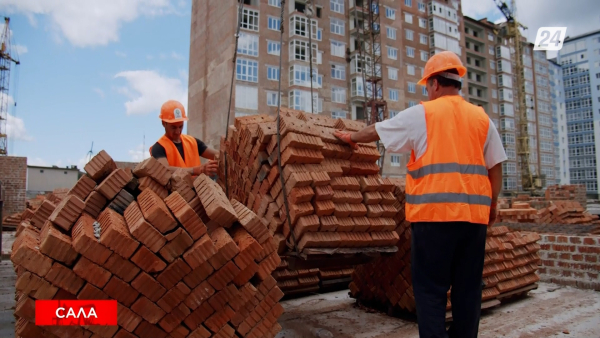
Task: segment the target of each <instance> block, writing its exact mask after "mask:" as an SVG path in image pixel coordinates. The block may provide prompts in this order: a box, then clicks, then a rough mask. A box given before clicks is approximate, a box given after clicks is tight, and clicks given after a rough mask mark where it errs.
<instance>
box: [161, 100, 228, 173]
mask: <svg viewBox="0 0 600 338" xmlns="http://www.w3.org/2000/svg"><path fill="white" fill-rule="evenodd" d="M159 118H160V119H161V120H162V125H163V127H164V128H165V134H164V135H163V136H162V137H161V138H160V139H159V140H158V142H156V143H155V144H154V145H152V147H150V155H151V156H152V157H154V158H156V159H157V160H158V161H159V162H161V163H162V164H164V165H165V166H169V167H171V168H173V169H178V168H187V170H188V172H189V173H190V174H192V175H193V176H197V175H200V174H202V173H203V174H206V175H208V176H213V175H215V174H216V173H217V167H218V163H217V161H215V156H216V155H217V154H218V153H217V151H216V150H214V149H211V148H209V147H208V146H206V144H204V142H202V141H201V140H199V139H197V138H195V137H192V136H189V135H185V134H182V133H181V132H182V131H183V123H184V122H185V121H187V116H186V114H185V108H184V107H183V105H182V104H181V103H180V102H177V101H174V100H169V101H167V102H165V103H164V104H163V105H162V107H161V109H160V115H159ZM200 157H203V158H206V159H209V161H208V162H207V163H206V164H201V162H200Z"/></svg>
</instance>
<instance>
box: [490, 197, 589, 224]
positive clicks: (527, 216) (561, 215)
mask: <svg viewBox="0 0 600 338" xmlns="http://www.w3.org/2000/svg"><path fill="white" fill-rule="evenodd" d="M498 222H503V223H538V224H548V223H557V224H598V225H600V218H599V217H598V216H597V215H592V214H590V213H588V212H587V211H585V209H584V208H583V207H581V205H580V204H579V202H577V201H551V202H550V206H548V207H547V208H542V209H540V210H537V209H534V208H531V206H530V204H529V203H525V202H514V203H513V205H512V208H510V209H501V210H498Z"/></svg>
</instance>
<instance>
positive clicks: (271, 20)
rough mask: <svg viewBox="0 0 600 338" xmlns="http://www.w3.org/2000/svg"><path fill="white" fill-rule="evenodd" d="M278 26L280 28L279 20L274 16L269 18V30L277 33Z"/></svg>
mask: <svg viewBox="0 0 600 338" xmlns="http://www.w3.org/2000/svg"><path fill="white" fill-rule="evenodd" d="M279 26H281V20H280V19H279V18H276V17H274V16H270V17H269V20H268V27H269V29H271V30H274V31H278V30H279Z"/></svg>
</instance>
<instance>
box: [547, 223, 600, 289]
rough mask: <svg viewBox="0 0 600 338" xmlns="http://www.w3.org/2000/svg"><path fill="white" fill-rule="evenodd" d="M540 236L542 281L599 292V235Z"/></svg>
mask: <svg viewBox="0 0 600 338" xmlns="http://www.w3.org/2000/svg"><path fill="white" fill-rule="evenodd" d="M541 236H542V239H541V240H540V241H539V243H540V246H541V250H540V252H539V253H540V258H541V259H542V265H541V267H540V269H539V274H540V279H541V280H542V281H546V282H552V283H556V284H561V285H569V286H572V287H577V288H580V289H593V290H597V291H600V277H599V276H600V236H567V235H548V234H542V235H541Z"/></svg>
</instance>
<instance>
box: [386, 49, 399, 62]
mask: <svg viewBox="0 0 600 338" xmlns="http://www.w3.org/2000/svg"><path fill="white" fill-rule="evenodd" d="M386 47H387V55H388V58H390V59H392V60H397V59H398V48H393V47H390V46H386Z"/></svg>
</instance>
